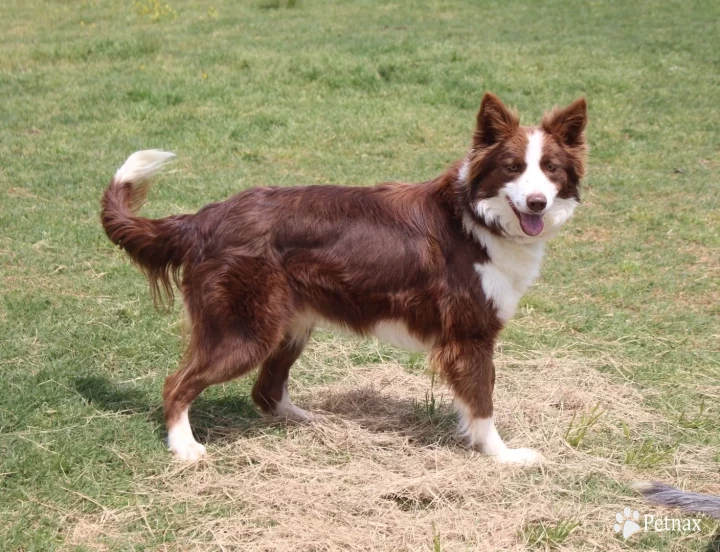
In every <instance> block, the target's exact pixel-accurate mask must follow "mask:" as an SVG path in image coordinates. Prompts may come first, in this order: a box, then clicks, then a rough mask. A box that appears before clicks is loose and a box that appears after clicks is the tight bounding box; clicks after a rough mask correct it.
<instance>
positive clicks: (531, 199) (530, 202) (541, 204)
mask: <svg viewBox="0 0 720 552" xmlns="http://www.w3.org/2000/svg"><path fill="white" fill-rule="evenodd" d="M527 206H528V209H530V210H531V211H532V212H533V213H539V212H540V211H542V210H543V209H545V207H546V206H547V198H546V197H545V196H544V195H543V194H530V195H529V196H527Z"/></svg>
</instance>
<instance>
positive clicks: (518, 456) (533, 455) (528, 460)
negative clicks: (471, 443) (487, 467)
mask: <svg viewBox="0 0 720 552" xmlns="http://www.w3.org/2000/svg"><path fill="white" fill-rule="evenodd" d="M494 458H495V461H496V462H498V463H500V464H515V465H518V466H536V465H537V464H539V463H541V462H544V461H545V457H544V456H543V455H542V454H540V453H539V452H538V451H536V450H533V449H529V448H516V449H511V448H509V449H505V450H503V451H502V452H500V453H499V454H497V455H496V456H495V457H494Z"/></svg>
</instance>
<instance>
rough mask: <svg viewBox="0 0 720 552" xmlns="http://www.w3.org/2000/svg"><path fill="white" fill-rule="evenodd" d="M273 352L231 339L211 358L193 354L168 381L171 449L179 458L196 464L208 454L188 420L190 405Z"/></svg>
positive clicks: (167, 417)
mask: <svg viewBox="0 0 720 552" xmlns="http://www.w3.org/2000/svg"><path fill="white" fill-rule="evenodd" d="M270 350H271V348H270V347H263V346H259V344H257V343H253V344H248V342H247V340H246V339H239V338H237V337H233V336H227V337H226V338H225V339H224V340H223V341H222V342H221V343H220V345H219V346H217V347H215V348H214V349H213V351H212V352H211V354H209V355H207V354H203V353H202V352H197V351H192V352H189V354H188V359H187V362H186V363H185V365H184V366H183V367H182V368H181V369H180V370H178V371H177V372H175V373H174V374H172V375H171V376H169V377H168V378H167V379H166V380H165V387H164V389H163V403H164V409H165V421H166V423H167V428H168V448H169V449H170V450H171V451H172V452H173V454H175V456H177V457H178V458H179V459H180V460H187V461H195V460H198V459H199V458H200V457H201V456H203V455H204V454H205V447H204V446H203V445H201V444H200V443H198V442H197V441H196V440H195V438H194V437H193V434H192V430H191V429H190V420H189V417H188V411H189V409H190V405H191V404H192V402H193V401H194V400H195V399H196V398H197V397H198V395H200V393H202V392H203V390H204V389H206V388H207V387H209V386H211V385H215V384H219V383H224V382H227V381H230V380H232V379H235V378H238V377H241V376H243V375H245V374H247V373H248V372H250V371H251V370H252V369H253V368H255V367H256V366H257V365H258V364H260V363H261V362H262V361H263V360H264V359H265V357H266V356H267V355H268V354H269V351H270ZM248 353H250V354H248Z"/></svg>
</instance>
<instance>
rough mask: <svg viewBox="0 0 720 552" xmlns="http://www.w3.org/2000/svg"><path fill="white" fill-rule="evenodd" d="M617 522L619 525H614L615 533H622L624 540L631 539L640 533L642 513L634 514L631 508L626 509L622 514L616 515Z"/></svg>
mask: <svg viewBox="0 0 720 552" xmlns="http://www.w3.org/2000/svg"><path fill="white" fill-rule="evenodd" d="M615 520H616V521H617V523H616V524H615V525H613V531H615V532H616V533H620V532H622V536H623V538H624V539H627V538H630V537H632V536H633V535H634V534H635V533H637V532H638V531H640V525H638V521H639V520H640V512H637V511H635V512H633V511H632V510H630V508H625V509H624V510H623V511H622V513H620V512H618V513H617V514H615Z"/></svg>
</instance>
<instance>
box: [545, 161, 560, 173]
mask: <svg viewBox="0 0 720 552" xmlns="http://www.w3.org/2000/svg"><path fill="white" fill-rule="evenodd" d="M545 170H546V171H547V172H549V173H554V172H555V171H556V170H557V166H556V165H553V164H552V163H548V164H547V165H545Z"/></svg>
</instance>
